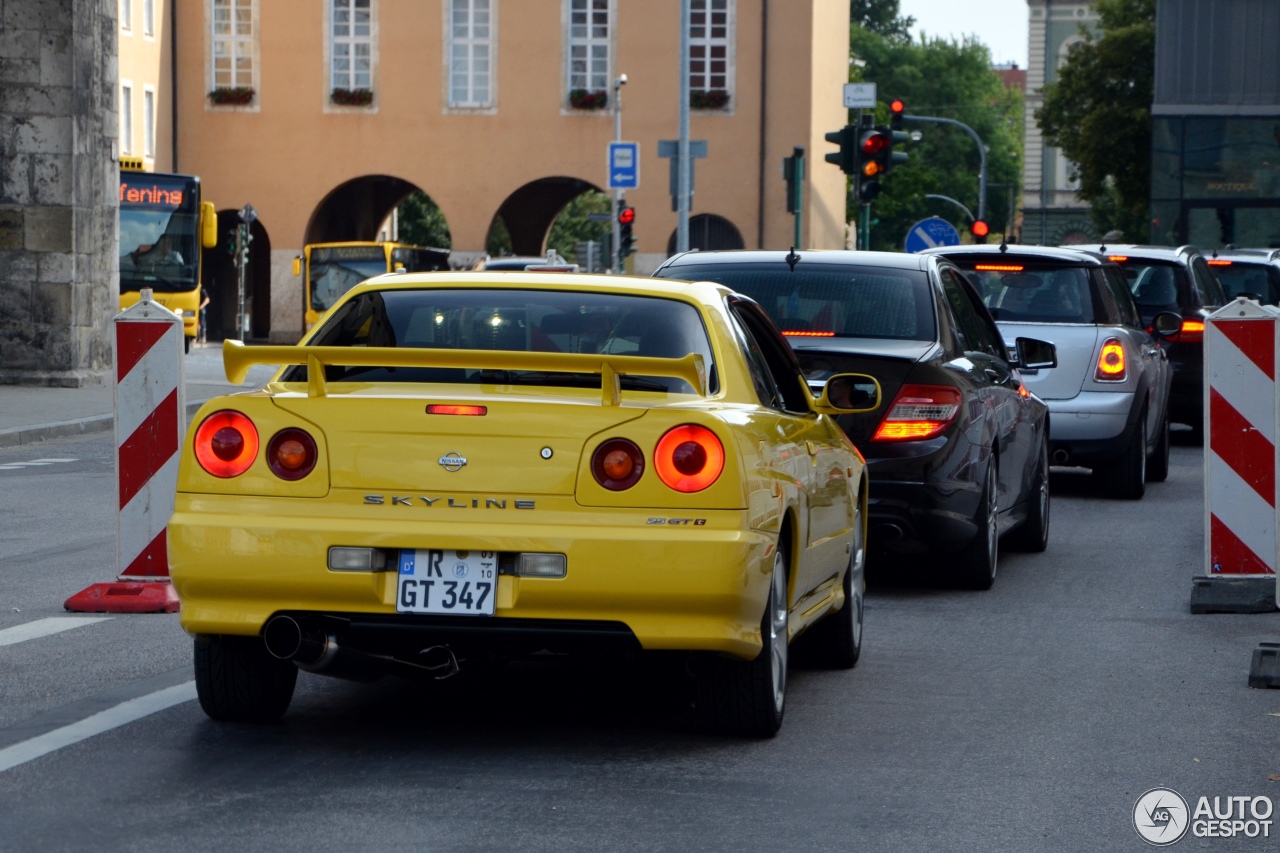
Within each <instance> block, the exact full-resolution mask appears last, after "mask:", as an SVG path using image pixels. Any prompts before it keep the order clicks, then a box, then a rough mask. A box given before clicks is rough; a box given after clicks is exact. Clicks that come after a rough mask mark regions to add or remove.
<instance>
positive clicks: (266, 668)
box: [195, 634, 298, 723]
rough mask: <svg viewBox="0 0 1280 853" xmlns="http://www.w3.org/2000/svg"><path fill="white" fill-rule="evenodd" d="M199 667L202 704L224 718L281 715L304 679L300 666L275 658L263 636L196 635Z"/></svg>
mask: <svg viewBox="0 0 1280 853" xmlns="http://www.w3.org/2000/svg"><path fill="white" fill-rule="evenodd" d="M195 669H196V695H197V696H199V698H200V707H201V708H203V709H204V712H205V713H206V714H208V715H209V716H210V717H212V718H213V719H215V720H224V721H240V722H253V723H267V722H274V721H275V720H278V719H280V718H281V717H282V716H284V712H285V711H286V710H288V708H289V702H290V701H291V700H292V699H293V688H294V685H295V683H296V682H297V680H298V667H297V666H295V665H294V664H292V663H290V662H289V661H282V660H277V659H276V658H274V657H272V656H271V654H270V653H269V652H268V651H267V647H266V646H265V645H264V644H263V642H262V640H261V639H260V638H258V637H231V636H222V635H216V634H202V635H200V636H198V637H196V643H195Z"/></svg>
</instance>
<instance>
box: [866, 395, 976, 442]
mask: <svg viewBox="0 0 1280 853" xmlns="http://www.w3.org/2000/svg"><path fill="white" fill-rule="evenodd" d="M962 399H963V397H961V395H960V391H959V390H958V389H956V388H952V387H951V386H950V385H903V386H902V388H901V389H900V390H899V391H898V396H897V397H895V398H894V400H893V405H892V406H890V407H889V413H888V414H887V415H885V416H884V420H883V421H881V423H880V428H879V429H877V430H876V434H875V435H873V436H872V437H871V440H872V441H921V440H923V439H926V438H935V437H937V436H939V435H942V433H943V432H945V431H946V429H947V427H949V426H951V424H952V423H953V422H954V421H955V419H956V415H958V414H960V403H961V401H962Z"/></svg>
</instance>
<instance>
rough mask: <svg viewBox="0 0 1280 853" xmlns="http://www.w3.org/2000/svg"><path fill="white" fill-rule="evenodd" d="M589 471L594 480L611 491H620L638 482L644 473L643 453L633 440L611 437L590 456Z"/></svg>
mask: <svg viewBox="0 0 1280 853" xmlns="http://www.w3.org/2000/svg"><path fill="white" fill-rule="evenodd" d="M591 473H592V474H594V475H595V478H596V482H597V483H599V484H600V485H602V486H604V487H605V488H606V489H608V490H609V491H611V492H621V491H624V490H625V489H629V488H631V487H632V486H634V485H635V484H636V483H638V482H640V475H641V474H643V473H644V454H643V453H641V452H640V448H639V447H637V446H636V444H635V442H633V441H628V440H627V439H625V438H611V439H609V440H608V441H606V442H604V443H603V444H601V445H600V446H599V447H597V448H596V452H595V453H594V454H593V455H592V456H591Z"/></svg>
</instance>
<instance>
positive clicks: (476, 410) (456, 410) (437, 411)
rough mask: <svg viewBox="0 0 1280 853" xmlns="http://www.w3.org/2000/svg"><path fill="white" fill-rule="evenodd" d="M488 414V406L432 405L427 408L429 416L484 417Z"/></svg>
mask: <svg viewBox="0 0 1280 853" xmlns="http://www.w3.org/2000/svg"><path fill="white" fill-rule="evenodd" d="M488 412H489V407H488V406H451V405H448V404H447V403H432V404H431V405H429V406H427V414H428V415H484V414H487V413H488Z"/></svg>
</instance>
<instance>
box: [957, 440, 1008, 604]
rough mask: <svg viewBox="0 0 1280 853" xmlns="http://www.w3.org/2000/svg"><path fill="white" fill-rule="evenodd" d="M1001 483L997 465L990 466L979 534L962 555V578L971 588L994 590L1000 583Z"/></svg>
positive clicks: (983, 487)
mask: <svg viewBox="0 0 1280 853" xmlns="http://www.w3.org/2000/svg"><path fill="white" fill-rule="evenodd" d="M998 488H999V481H998V480H997V478H996V466H995V462H994V461H991V462H988V463H987V474H986V477H985V478H984V481H983V484H982V491H983V496H982V503H981V504H980V505H979V506H978V516H977V519H976V520H977V522H978V525H979V529H978V535H977V536H975V537H973V541H972V542H970V543H969V544H968V545H967V546H965V548H964V550H963V551H961V552H960V579H961V581H962V582H963V583H964V585H965V586H967V587H969V588H970V589H991V587H992V586H993V585H994V584H995V582H996V559H997V557H998V551H999V547H1000V545H999V542H1000V526H999V525H1000V512H999V507H998V506H997V500H998V495H999V492H998Z"/></svg>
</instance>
